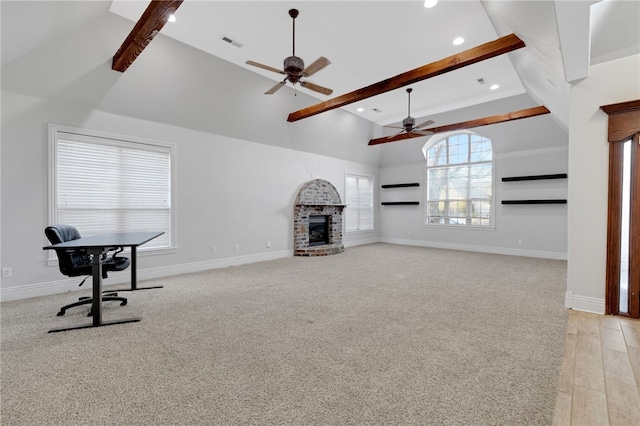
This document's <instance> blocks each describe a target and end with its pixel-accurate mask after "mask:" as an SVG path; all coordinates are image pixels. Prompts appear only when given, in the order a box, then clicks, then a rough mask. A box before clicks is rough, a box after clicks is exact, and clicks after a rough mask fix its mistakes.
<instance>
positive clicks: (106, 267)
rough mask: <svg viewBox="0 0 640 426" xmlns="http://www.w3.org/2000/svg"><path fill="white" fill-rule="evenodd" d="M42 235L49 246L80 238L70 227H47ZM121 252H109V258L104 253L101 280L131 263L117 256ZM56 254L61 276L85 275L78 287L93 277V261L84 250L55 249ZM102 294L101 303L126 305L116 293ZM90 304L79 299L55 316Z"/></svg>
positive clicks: (74, 229) (90, 299) (84, 298)
mask: <svg viewBox="0 0 640 426" xmlns="http://www.w3.org/2000/svg"><path fill="white" fill-rule="evenodd" d="M44 233H45V235H46V236H47V238H48V239H49V241H50V242H51V244H58V243H62V242H65V241H71V240H77V239H78V238H80V232H78V230H77V229H76V228H75V227H73V226H70V225H53V226H47V227H46V228H45V230H44ZM121 251H122V247H119V248H117V249H115V250H111V251H110V252H109V253H111V252H113V254H111V256H109V255H108V253H105V255H103V258H102V260H101V262H102V278H108V276H107V273H108V272H109V271H123V270H125V269H127V268H128V267H129V264H130V263H131V262H130V261H129V259H128V258H126V257H120V256H118V253H120V252H121ZM56 253H57V255H58V265H59V267H60V272H62V274H64V275H67V276H69V277H81V276H85V275H86V277H85V279H84V280H82V282H81V283H80V285H82V284H84V282H85V281H86V280H87V278H89V277H90V276H92V275H93V259H92V257H91V255H89V254H88V253H87V251H86V250H84V249H57V250H56ZM103 293H104V296H103V297H102V300H103V301H109V300H117V301H119V302H121V303H120V306H124V305H126V304H127V299H126V298H125V297H121V296H118V293H116V292H114V291H113V290H105V291H104V292H103ZM92 303H93V298H91V297H81V298H80V299H79V300H78V301H77V302H74V303H70V304H68V305H65V306H63V307H62V308H60V312H58V314H57V315H58V316H62V315H64V314H65V312H66V310H67V309H69V308H73V307H74V306H81V305H89V304H92ZM91 314H92V312H91V311H89V316H91Z"/></svg>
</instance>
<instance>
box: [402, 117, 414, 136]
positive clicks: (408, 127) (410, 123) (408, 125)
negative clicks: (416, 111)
mask: <svg viewBox="0 0 640 426" xmlns="http://www.w3.org/2000/svg"><path fill="white" fill-rule="evenodd" d="M415 125H416V119H415V118H413V117H411V116H409V117H407V118H405V119H404V120H402V127H403V128H404V130H405V131H406V132H408V133H410V132H411V131H412V130H413V128H414V127H415Z"/></svg>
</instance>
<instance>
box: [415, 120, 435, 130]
mask: <svg viewBox="0 0 640 426" xmlns="http://www.w3.org/2000/svg"><path fill="white" fill-rule="evenodd" d="M434 123H435V121H433V120H427V121H425V122H424V123H420V124H418V125H417V126H416V127H415V129H419V128H421V127H424V126H431V125H432V124H434ZM415 129H414V130H415Z"/></svg>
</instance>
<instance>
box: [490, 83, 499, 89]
mask: <svg viewBox="0 0 640 426" xmlns="http://www.w3.org/2000/svg"><path fill="white" fill-rule="evenodd" d="M499 88H500V85H499V84H492V85H491V87H489V89H491V90H496V89H499Z"/></svg>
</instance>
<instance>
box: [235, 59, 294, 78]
mask: <svg viewBox="0 0 640 426" xmlns="http://www.w3.org/2000/svg"><path fill="white" fill-rule="evenodd" d="M245 63H246V64H247V65H253V66H254V67H258V68H262V69H263V70H267V71H273V72H277V73H278V74H283V75H284V74H286V73H285V72H284V71H282V70H279V69H277V68H273V67H270V66H269V65H263V64H260V63H258V62H254V61H247V62H245Z"/></svg>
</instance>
